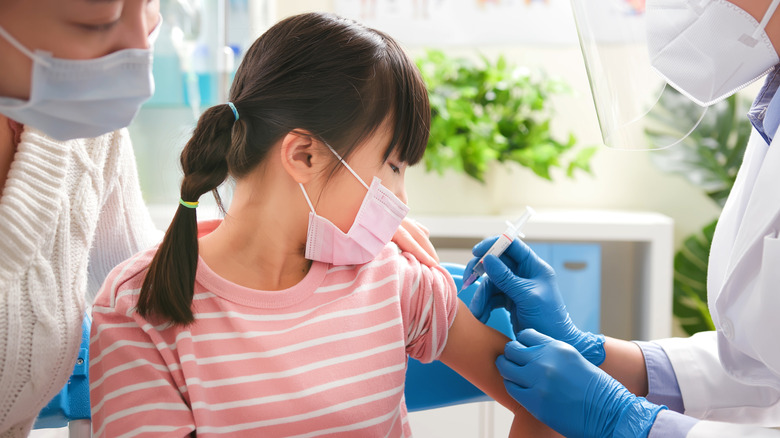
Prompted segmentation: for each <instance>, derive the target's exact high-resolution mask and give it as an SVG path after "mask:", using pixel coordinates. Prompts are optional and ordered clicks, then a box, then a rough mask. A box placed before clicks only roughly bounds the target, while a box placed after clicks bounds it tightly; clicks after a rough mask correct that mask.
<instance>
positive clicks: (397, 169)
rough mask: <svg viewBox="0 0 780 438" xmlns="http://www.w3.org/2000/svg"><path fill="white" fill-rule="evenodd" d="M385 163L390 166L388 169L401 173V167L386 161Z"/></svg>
mask: <svg viewBox="0 0 780 438" xmlns="http://www.w3.org/2000/svg"><path fill="white" fill-rule="evenodd" d="M387 164H388V165H389V166H390V170H392V171H393V173H401V169H400V168H399V167H398V166H396V165H395V164H393V163H387Z"/></svg>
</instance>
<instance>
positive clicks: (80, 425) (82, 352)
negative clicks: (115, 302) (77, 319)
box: [33, 314, 92, 437]
mask: <svg viewBox="0 0 780 438" xmlns="http://www.w3.org/2000/svg"><path fill="white" fill-rule="evenodd" d="M91 327H92V317H91V316H90V315H89V314H87V315H85V316H84V320H83V321H82V323H81V346H80V347H79V356H78V358H77V359H76V364H75V366H74V367H73V374H71V376H70V379H68V383H67V384H66V385H65V387H64V388H62V390H61V391H60V392H59V394H57V395H55V396H54V398H53V399H51V401H50V402H49V404H47V405H46V407H44V408H43V409H42V410H41V412H39V413H38V418H36V419H35V425H34V426H33V428H34V429H48V428H61V427H65V426H67V427H68V429H69V434H70V436H71V437H89V436H91V433H92V432H91V418H92V415H91V412H90V408H89V331H90V328H91Z"/></svg>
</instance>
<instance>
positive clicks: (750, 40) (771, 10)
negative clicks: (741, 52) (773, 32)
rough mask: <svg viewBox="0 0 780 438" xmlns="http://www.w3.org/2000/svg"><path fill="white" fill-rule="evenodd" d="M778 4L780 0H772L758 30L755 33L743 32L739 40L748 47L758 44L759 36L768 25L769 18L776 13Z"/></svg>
mask: <svg viewBox="0 0 780 438" xmlns="http://www.w3.org/2000/svg"><path fill="white" fill-rule="evenodd" d="M778 5H780V0H772V3H771V4H770V5H769V7H768V8H767V10H766V13H765V14H764V18H762V19H761V23H759V24H758V27H757V28H756V30H755V31H753V35H747V34H742V36H741V37H739V41H740V42H741V43H743V44H745V45H746V46H748V47H755V46H756V44H758V37H759V36H760V35H761V33H762V32H764V29H766V25H767V23H769V19H770V18H772V15H774V14H775V10H776V9H777V6H778Z"/></svg>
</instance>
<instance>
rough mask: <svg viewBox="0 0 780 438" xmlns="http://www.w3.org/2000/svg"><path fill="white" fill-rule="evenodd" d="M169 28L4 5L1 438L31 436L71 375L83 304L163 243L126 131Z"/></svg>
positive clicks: (124, 9) (124, 2) (152, 12)
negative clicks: (157, 38)
mask: <svg viewBox="0 0 780 438" xmlns="http://www.w3.org/2000/svg"><path fill="white" fill-rule="evenodd" d="M159 17H160V15H159V2H158V1H157V0H153V1H147V0H116V1H111V2H93V1H88V0H65V1H62V0H33V1H30V0H18V1H17V0H12V1H10V2H8V1H6V2H3V3H2V4H0V59H2V60H3V66H4V67H3V70H4V71H3V74H2V76H0V188H2V197H0V254H2V257H0V290H2V295H0V309H2V317H0V363H2V367H0V388H2V390H0V391H1V392H0V435H2V436H25V435H27V433H28V432H29V430H30V428H31V427H32V424H33V421H34V419H35V417H36V414H37V413H38V412H39V411H40V409H41V408H42V407H43V406H45V405H46V403H47V402H48V401H49V400H50V399H51V398H52V397H53V396H54V395H55V394H56V393H57V392H58V391H59V390H60V389H61V388H62V387H63V386H64V385H65V383H66V382H67V380H68V377H69V376H70V374H71V372H72V371H73V365H74V361H75V357H76V355H77V353H78V348H79V343H80V339H81V320H82V319H83V317H84V311H85V309H86V301H91V297H93V296H94V294H95V293H96V292H97V289H98V287H99V286H100V283H101V282H102V280H103V278H104V277H105V276H106V274H107V273H108V272H109V271H110V269H111V268H112V267H113V266H114V265H116V264H117V263H119V262H120V261H121V260H123V259H124V258H126V257H127V256H128V255H130V254H133V253H135V252H136V251H138V250H139V249H142V248H145V247H147V246H149V245H150V244H152V243H154V241H155V240H157V238H158V233H157V231H156V230H155V229H154V226H153V224H152V221H151V219H150V216H149V214H148V212H147V211H146V208H145V206H144V203H143V199H142V198H141V193H140V189H139V186H138V180H137V175H136V168H135V160H134V157H133V151H132V148H131V144H130V140H129V137H128V134H127V131H126V130H118V131H117V129H120V128H123V127H124V126H126V125H127V124H128V123H130V120H131V119H132V117H133V116H134V115H135V113H136V112H137V110H138V108H139V107H140V105H141V104H142V103H143V101H144V100H146V99H147V98H148V97H149V96H151V92H152V82H151V41H150V40H151V39H152V36H153V35H152V36H150V33H152V30H153V29H155V28H157V27H158V24H159V22H160V18H159ZM42 29H43V30H45V31H41V30H42ZM44 52H49V53H50V54H46V53H44ZM107 66H110V68H108V69H107ZM73 72H75V74H73ZM81 137H94V138H81Z"/></svg>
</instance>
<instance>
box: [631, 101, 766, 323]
mask: <svg viewBox="0 0 780 438" xmlns="http://www.w3.org/2000/svg"><path fill="white" fill-rule="evenodd" d="M659 104H660V105H659V106H658V110H656V111H653V112H652V113H651V115H652V119H653V122H652V123H651V124H649V125H648V127H647V128H646V130H645V133H646V134H647V136H648V137H649V138H650V140H651V141H657V142H658V143H659V144H664V143H666V144H668V143H669V139H670V138H680V137H681V136H683V135H684V134H685V133H686V132H687V131H688V127H690V126H693V123H695V122H696V120H694V119H692V117H696V116H695V115H698V114H700V113H701V111H700V109H698V108H696V104H695V103H693V102H692V101H690V100H689V99H688V98H686V97H684V96H682V95H680V94H679V93H671V94H670V93H664V98H663V99H662V100H661V101H659ZM749 108H750V100H748V99H746V98H745V97H743V96H740V95H738V94H737V95H734V96H731V97H729V98H728V99H726V100H724V101H723V102H720V103H718V104H715V105H713V106H711V107H709V108H708V110H707V113H706V114H705V115H704V118H703V119H702V121H701V123H700V124H699V126H698V127H696V129H695V130H694V131H693V132H691V134H690V135H689V136H688V137H687V138H685V139H684V140H683V141H682V142H680V143H678V144H676V145H674V146H672V147H670V148H668V149H664V150H661V151H654V152H653V154H652V156H651V157H652V161H653V162H654V163H655V164H656V165H657V166H659V167H660V168H661V169H662V170H664V171H667V172H670V173H675V174H679V175H682V176H684V177H685V178H686V179H688V181H690V182H691V183H692V184H694V185H696V186H698V187H701V188H702V189H703V190H704V191H705V192H706V194H707V196H709V197H710V198H711V199H712V200H713V201H714V202H716V203H717V204H718V205H720V206H721V207H723V205H724V204H725V202H726V198H727V197H728V194H729V192H730V191H731V187H732V186H733V185H734V181H735V180H736V177H737V171H738V170H739V166H740V165H741V164H742V157H743V155H744V154H745V148H746V147H747V142H748V137H749V136H750V131H751V125H750V121H748V119H747V117H746V114H747V112H748V109H749ZM716 224H717V219H715V220H713V221H712V222H710V223H708V224H707V225H705V226H704V227H703V228H702V229H701V231H699V232H697V233H694V234H692V235H690V236H688V237H687V238H686V239H685V241H684V242H683V245H682V247H681V248H680V249H679V250H678V251H677V253H676V254H675V256H674V302H673V312H674V315H675V317H676V318H677V320H678V321H679V322H680V325H681V326H682V328H683V330H684V331H685V332H687V333H688V334H694V333H697V332H700V331H705V330H714V329H715V326H714V325H713V323H712V319H711V317H710V313H709V309H708V308H707V265H708V260H709V254H710V246H711V245H712V236H713V234H714V232H715V225H716Z"/></svg>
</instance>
